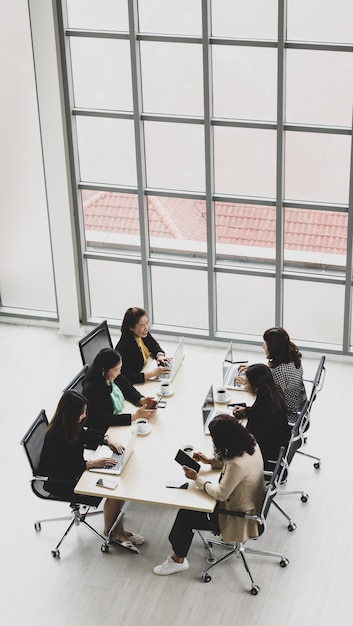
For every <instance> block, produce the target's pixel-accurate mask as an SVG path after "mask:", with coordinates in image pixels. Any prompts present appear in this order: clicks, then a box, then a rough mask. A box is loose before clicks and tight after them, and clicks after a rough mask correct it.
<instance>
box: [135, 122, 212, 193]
mask: <svg viewBox="0 0 353 626" xmlns="http://www.w3.org/2000/svg"><path fill="white" fill-rule="evenodd" d="M145 141H146V169H147V185H148V186H149V187H160V188H164V189H180V190H181V189H183V190H186V191H201V192H202V191H204V190H205V158H204V129H203V126H201V125H199V126H198V125H195V124H170V123H158V122H145Z"/></svg>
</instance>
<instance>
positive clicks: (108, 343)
mask: <svg viewBox="0 0 353 626" xmlns="http://www.w3.org/2000/svg"><path fill="white" fill-rule="evenodd" d="M78 347H79V349H80V354H81V359H82V363H83V365H86V364H87V365H91V364H92V363H93V360H94V358H95V356H96V355H97V354H98V352H99V351H100V350H102V348H113V342H112V339H111V336H110V332H109V328H108V322H107V320H103V322H101V323H100V324H98V326H95V328H93V330H91V332H89V333H88V335H85V337H82V339H80V340H79V342H78Z"/></svg>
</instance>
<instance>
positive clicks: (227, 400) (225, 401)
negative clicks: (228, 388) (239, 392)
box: [215, 393, 230, 404]
mask: <svg viewBox="0 0 353 626" xmlns="http://www.w3.org/2000/svg"><path fill="white" fill-rule="evenodd" d="M229 400H230V394H229V393H228V394H227V397H226V398H225V399H224V400H216V398H215V402H216V403H217V404H227V402H229Z"/></svg>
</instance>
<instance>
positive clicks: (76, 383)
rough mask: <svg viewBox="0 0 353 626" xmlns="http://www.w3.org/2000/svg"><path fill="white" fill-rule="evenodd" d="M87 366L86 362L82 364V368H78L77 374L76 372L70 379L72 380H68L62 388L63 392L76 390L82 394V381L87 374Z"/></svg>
mask: <svg viewBox="0 0 353 626" xmlns="http://www.w3.org/2000/svg"><path fill="white" fill-rule="evenodd" d="M88 368H89V365H88V364H87V365H84V366H83V368H82V369H80V371H79V372H78V374H76V376H75V377H74V378H73V379H72V381H71V382H69V384H68V385H66V387H65V389H63V393H65V391H77V392H78V393H81V394H82V391H83V389H82V388H83V381H84V378H85V376H86V374H87V371H88Z"/></svg>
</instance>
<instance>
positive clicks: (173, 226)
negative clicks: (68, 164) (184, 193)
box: [82, 190, 348, 254]
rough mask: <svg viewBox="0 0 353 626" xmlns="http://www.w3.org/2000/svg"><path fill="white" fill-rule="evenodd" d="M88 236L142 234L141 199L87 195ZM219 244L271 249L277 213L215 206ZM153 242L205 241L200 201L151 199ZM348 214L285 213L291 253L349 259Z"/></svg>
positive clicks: (271, 209)
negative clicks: (140, 230)
mask: <svg viewBox="0 0 353 626" xmlns="http://www.w3.org/2000/svg"><path fill="white" fill-rule="evenodd" d="M82 197H83V212H84V222H85V227H86V229H87V230H91V231H102V232H106V233H120V234H125V235H138V234H139V215H138V206H137V196H136V195H132V194H121V193H113V192H94V191H88V190H84V191H83V192H82ZM215 211H216V236H217V242H218V243H224V244H230V245H238V246H253V247H262V248H273V247H274V246H275V234H276V230H275V221H276V212H275V208H274V207H267V206H255V205H248V204H229V203H223V202H217V203H216V205H215ZM148 215H149V229H150V234H151V237H160V238H170V239H180V240H192V241H205V239H206V205H205V202H204V201H202V200H191V199H183V198H165V197H159V196H150V197H148ZM347 220H348V218H347V214H346V213H343V212H342V213H336V212H334V211H319V210H309V209H289V208H287V209H285V247H286V249H287V250H301V251H304V250H307V251H310V252H320V253H331V254H346V239H347Z"/></svg>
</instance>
